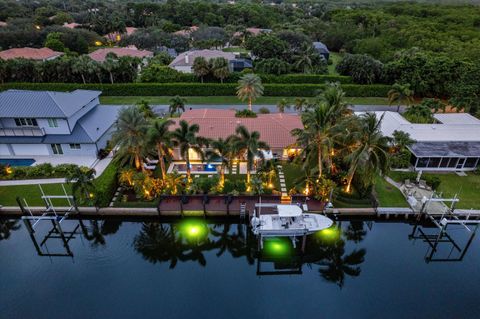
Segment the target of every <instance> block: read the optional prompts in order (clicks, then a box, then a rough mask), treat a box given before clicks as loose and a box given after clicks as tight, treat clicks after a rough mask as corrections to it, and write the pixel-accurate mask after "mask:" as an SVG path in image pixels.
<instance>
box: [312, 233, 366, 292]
mask: <svg viewBox="0 0 480 319" xmlns="http://www.w3.org/2000/svg"><path fill="white" fill-rule="evenodd" d="M325 252H326V258H325V259H324V260H322V261H320V262H319V265H320V266H321V268H320V269H319V272H320V274H321V276H322V277H323V278H324V279H325V280H327V281H330V282H332V283H335V284H337V285H338V286H339V287H340V288H342V287H343V285H344V283H345V275H348V276H351V277H358V276H359V275H360V271H361V270H360V267H358V265H360V264H361V263H363V261H364V260H365V259H364V258H365V254H366V250H365V249H360V250H354V251H353V252H351V253H350V254H348V255H345V241H343V240H339V241H337V242H336V243H335V244H333V245H329V246H326V247H325Z"/></svg>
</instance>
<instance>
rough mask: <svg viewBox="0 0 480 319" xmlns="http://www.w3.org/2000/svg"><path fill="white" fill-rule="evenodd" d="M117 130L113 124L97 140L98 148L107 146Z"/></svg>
mask: <svg viewBox="0 0 480 319" xmlns="http://www.w3.org/2000/svg"><path fill="white" fill-rule="evenodd" d="M114 130H115V128H114V126H113V125H112V126H111V127H110V128H109V129H108V130H107V131H106V132H105V133H104V134H103V135H102V137H100V139H99V140H98V141H97V148H98V150H100V149H102V148H105V147H106V146H107V142H108V141H109V140H110V138H111V137H112V133H113V131H114Z"/></svg>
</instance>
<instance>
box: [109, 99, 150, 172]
mask: <svg viewBox="0 0 480 319" xmlns="http://www.w3.org/2000/svg"><path fill="white" fill-rule="evenodd" d="M147 124H148V123H147V121H146V120H145V117H144V116H143V114H142V113H141V112H140V111H139V109H138V108H136V107H134V106H131V107H127V108H124V109H122V110H121V111H120V112H119V114H118V119H117V122H116V125H115V126H116V130H115V132H114V133H113V134H112V143H113V144H114V145H118V146H119V147H120V149H119V153H117V156H118V158H119V159H120V160H121V161H122V162H124V163H125V162H127V161H129V162H133V163H134V164H135V168H136V169H137V170H140V169H143V155H144V153H145V148H146V141H147V127H148V126H147Z"/></svg>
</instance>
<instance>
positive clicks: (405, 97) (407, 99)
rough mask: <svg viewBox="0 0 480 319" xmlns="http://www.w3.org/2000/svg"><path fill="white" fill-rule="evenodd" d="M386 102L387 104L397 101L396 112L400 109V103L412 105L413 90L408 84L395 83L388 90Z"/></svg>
mask: <svg viewBox="0 0 480 319" xmlns="http://www.w3.org/2000/svg"><path fill="white" fill-rule="evenodd" d="M388 103H389V105H392V104H393V103H397V112H398V111H400V105H402V104H405V105H406V106H410V105H412V103H413V91H412V90H411V89H410V84H400V83H395V84H394V85H393V86H392V88H391V90H390V91H388Z"/></svg>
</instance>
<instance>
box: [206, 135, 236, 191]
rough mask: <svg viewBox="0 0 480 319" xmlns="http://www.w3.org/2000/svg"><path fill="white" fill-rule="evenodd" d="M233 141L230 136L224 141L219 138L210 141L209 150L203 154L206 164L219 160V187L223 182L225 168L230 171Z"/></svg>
mask: <svg viewBox="0 0 480 319" xmlns="http://www.w3.org/2000/svg"><path fill="white" fill-rule="evenodd" d="M233 139H234V137H233V136H230V137H228V138H227V139H225V140H224V139H223V138H221V137H220V138H218V139H217V140H213V141H210V143H209V144H210V149H209V150H207V151H206V153H205V156H206V158H207V161H208V162H211V161H218V160H220V185H223V184H224V182H225V168H226V167H228V168H229V170H231V162H232V158H233V148H232V142H233Z"/></svg>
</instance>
